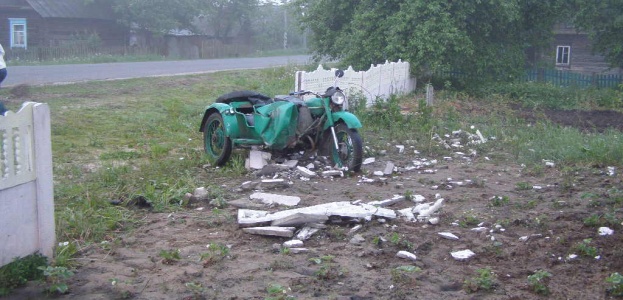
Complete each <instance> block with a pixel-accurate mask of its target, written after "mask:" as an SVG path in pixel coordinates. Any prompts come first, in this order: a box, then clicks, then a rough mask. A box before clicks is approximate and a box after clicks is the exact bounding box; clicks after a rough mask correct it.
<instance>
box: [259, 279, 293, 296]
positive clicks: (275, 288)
mask: <svg viewBox="0 0 623 300" xmlns="http://www.w3.org/2000/svg"><path fill="white" fill-rule="evenodd" d="M288 290H289V289H288V288H285V287H284V286H282V285H280V284H275V283H271V284H270V285H268V287H267V288H266V292H268V297H266V298H264V300H293V299H296V298H295V297H294V296H290V295H288Z"/></svg>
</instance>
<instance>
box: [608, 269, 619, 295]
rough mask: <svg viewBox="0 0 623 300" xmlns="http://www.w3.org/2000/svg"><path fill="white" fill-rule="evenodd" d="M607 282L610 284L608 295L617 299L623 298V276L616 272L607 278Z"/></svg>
mask: <svg viewBox="0 0 623 300" xmlns="http://www.w3.org/2000/svg"><path fill="white" fill-rule="evenodd" d="M606 282H607V283H609V284H610V286H609V287H608V293H610V295H612V296H615V297H623V275H621V274H619V272H614V273H612V274H610V276H608V278H606Z"/></svg>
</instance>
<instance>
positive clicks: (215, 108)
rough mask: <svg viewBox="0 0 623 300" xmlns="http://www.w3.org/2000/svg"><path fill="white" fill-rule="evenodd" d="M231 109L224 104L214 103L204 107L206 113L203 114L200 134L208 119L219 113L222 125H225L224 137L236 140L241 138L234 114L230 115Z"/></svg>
mask: <svg viewBox="0 0 623 300" xmlns="http://www.w3.org/2000/svg"><path fill="white" fill-rule="evenodd" d="M231 109H232V107H231V106H230V105H227V104H224V103H214V104H212V105H210V106H208V107H206V111H205V113H204V114H203V120H201V127H200V128H199V131H200V132H203V127H204V126H205V123H206V121H207V120H208V117H210V115H211V114H213V113H220V114H221V116H222V117H223V124H225V135H227V136H228V137H230V138H238V137H240V136H241V133H240V127H239V126H238V119H237V117H236V114H232V113H230V111H231Z"/></svg>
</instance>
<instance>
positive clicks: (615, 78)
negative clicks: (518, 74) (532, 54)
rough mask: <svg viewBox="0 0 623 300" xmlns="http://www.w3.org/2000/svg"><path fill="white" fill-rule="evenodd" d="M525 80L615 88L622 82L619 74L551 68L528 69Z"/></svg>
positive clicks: (561, 84)
mask: <svg viewBox="0 0 623 300" xmlns="http://www.w3.org/2000/svg"><path fill="white" fill-rule="evenodd" d="M524 80H526V81H536V82H548V83H551V84H554V85H558V86H575V87H580V88H588V87H597V88H616V87H618V86H619V85H620V84H621V83H623V76H622V75H621V74H590V75H589V74H580V73H573V72H569V71H560V70H552V69H535V70H528V71H527V72H526V75H525V77H524Z"/></svg>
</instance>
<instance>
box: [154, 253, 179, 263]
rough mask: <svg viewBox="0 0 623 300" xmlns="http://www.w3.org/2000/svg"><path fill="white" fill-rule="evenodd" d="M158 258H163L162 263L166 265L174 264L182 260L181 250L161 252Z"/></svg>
mask: <svg viewBox="0 0 623 300" xmlns="http://www.w3.org/2000/svg"><path fill="white" fill-rule="evenodd" d="M158 256H160V257H162V263H163V264H165V265H170V264H173V263H175V262H176V261H178V260H180V259H181V257H180V250H179V249H173V250H160V253H159V254H158Z"/></svg>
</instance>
